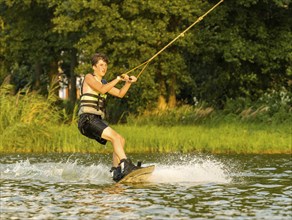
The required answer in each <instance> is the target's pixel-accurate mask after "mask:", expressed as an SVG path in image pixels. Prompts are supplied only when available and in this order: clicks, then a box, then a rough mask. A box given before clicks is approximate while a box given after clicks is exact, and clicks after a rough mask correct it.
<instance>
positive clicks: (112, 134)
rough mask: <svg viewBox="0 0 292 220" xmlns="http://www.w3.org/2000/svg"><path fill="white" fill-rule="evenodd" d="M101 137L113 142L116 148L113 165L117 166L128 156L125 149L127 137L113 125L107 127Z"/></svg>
mask: <svg viewBox="0 0 292 220" xmlns="http://www.w3.org/2000/svg"><path fill="white" fill-rule="evenodd" d="M101 137H102V138H103V139H106V140H108V141H110V142H111V143H112V145H113V148H114V152H113V166H114V167H117V166H118V165H119V163H120V161H121V160H122V159H126V158H127V156H126V154H125V151H124V145H125V139H124V138H123V137H122V136H121V135H120V134H118V133H117V132H116V131H115V130H113V129H112V128H111V127H107V128H106V129H104V131H103V132H102V135H101Z"/></svg>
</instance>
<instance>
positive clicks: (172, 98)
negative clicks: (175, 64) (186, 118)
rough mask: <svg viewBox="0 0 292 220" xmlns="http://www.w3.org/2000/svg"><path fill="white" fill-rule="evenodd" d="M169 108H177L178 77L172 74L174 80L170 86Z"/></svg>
mask: <svg viewBox="0 0 292 220" xmlns="http://www.w3.org/2000/svg"><path fill="white" fill-rule="evenodd" d="M168 107H169V108H175V107H176V75H175V74H172V79H171V82H170V85H169V97H168Z"/></svg>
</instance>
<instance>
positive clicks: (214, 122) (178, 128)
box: [0, 85, 292, 154]
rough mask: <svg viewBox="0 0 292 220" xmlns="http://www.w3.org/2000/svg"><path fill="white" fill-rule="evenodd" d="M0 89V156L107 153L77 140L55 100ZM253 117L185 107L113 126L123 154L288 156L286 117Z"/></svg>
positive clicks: (87, 141)
mask: <svg viewBox="0 0 292 220" xmlns="http://www.w3.org/2000/svg"><path fill="white" fill-rule="evenodd" d="M0 90H1V91H0V92H1V96H0V132H1V133H0V153H14V152H83V153H86V152H91V153H97V152H98V153H108V152H112V146H111V144H110V143H108V144H107V146H106V147H104V146H103V145H100V144H98V143H97V142H95V141H94V140H91V139H88V138H86V137H84V136H82V135H81V134H80V133H79V131H78V129H77V123H76V119H75V120H74V117H73V120H68V115H66V114H65V112H64V110H63V109H58V108H57V107H56V104H55V103H56V99H55V97H54V95H52V94H49V96H48V97H43V96H41V95H38V94H36V93H17V94H16V95H13V94H12V93H11V87H10V86H9V85H6V86H5V85H4V86H3V85H2V86H1V87H0ZM254 112H256V113H257V115H258V116H259V117H261V118H260V120H258V118H259V117H258V118H257V115H256V114H254ZM254 112H253V114H252V116H249V117H247V116H246V115H244V117H242V114H241V115H240V114H233V113H229V114H227V115H224V114H222V113H216V112H215V110H214V109H211V108H203V107H198V108H193V107H187V106H184V107H182V108H179V109H177V110H171V111H166V112H157V113H154V114H153V113H152V114H151V113H147V114H145V115H142V116H138V118H134V117H132V116H131V117H129V122H128V124H125V125H113V126H112V127H113V128H114V129H116V130H117V131H118V132H119V133H120V134H121V135H122V136H124V137H125V139H126V146H125V149H126V152H128V153H145V152H210V153H246V154H249V153H267V154H272V153H286V154H291V153H292V149H291V148H292V146H291V145H292V144H291V125H290V124H291V123H290V121H291V116H290V115H289V112H288V113H287V114H286V113H285V111H282V113H281V117H278V116H277V117H278V118H279V120H281V122H280V123H279V122H278V123H274V122H273V118H272V117H267V114H266V113H265V112H262V111H261V112H260V114H259V113H258V112H259V111H257V110H256V111H254ZM278 115H279V114H278ZM246 117H247V119H246ZM266 119H267V120H266ZM265 120H266V121H265ZM65 122H66V123H65Z"/></svg>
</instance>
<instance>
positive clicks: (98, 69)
mask: <svg viewBox="0 0 292 220" xmlns="http://www.w3.org/2000/svg"><path fill="white" fill-rule="evenodd" d="M93 70H94V73H95V74H96V75H99V76H104V75H105V74H106V71H107V63H106V62H104V61H103V60H99V61H98V62H97V64H95V66H93Z"/></svg>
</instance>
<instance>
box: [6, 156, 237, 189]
mask: <svg viewBox="0 0 292 220" xmlns="http://www.w3.org/2000/svg"><path fill="white" fill-rule="evenodd" d="M69 159H70V158H69ZM69 159H68V160H67V161H66V162H59V163H54V162H46V163H30V160H29V159H27V160H24V161H20V162H16V163H14V164H0V174H1V179H12V180H13V179H14V180H22V179H34V180H40V181H45V182H53V183H58V182H65V183H76V184H82V183H91V184H98V185H99V184H109V183H111V184H112V183H113V181H112V179H111V176H110V173H109V169H110V168H109V165H106V164H104V163H101V162H99V163H98V164H92V165H82V164H80V163H79V162H78V160H75V161H70V160H69ZM146 165H150V164H146ZM155 165H156V168H155V171H154V172H153V174H152V176H151V177H150V179H149V182H151V183H196V184H201V183H224V184H225V183H230V182H231V181H232V178H231V177H230V174H229V173H230V172H229V171H228V169H227V168H226V165H225V164H224V163H222V162H220V161H218V160H216V159H212V158H204V157H199V156H196V157H194V156H189V155H184V156H179V157H171V156H170V157H168V160H167V161H160V162H158V163H156V164H155Z"/></svg>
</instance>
